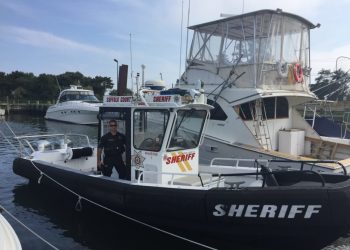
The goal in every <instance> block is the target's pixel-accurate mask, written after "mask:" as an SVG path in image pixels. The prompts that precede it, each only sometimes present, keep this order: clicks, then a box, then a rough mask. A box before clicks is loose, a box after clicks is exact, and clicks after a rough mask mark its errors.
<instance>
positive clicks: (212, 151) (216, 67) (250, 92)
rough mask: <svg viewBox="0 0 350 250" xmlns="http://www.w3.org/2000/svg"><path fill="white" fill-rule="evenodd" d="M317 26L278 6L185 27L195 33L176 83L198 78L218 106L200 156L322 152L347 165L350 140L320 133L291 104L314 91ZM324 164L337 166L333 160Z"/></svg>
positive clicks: (186, 84) (294, 156)
mask: <svg viewBox="0 0 350 250" xmlns="http://www.w3.org/2000/svg"><path fill="white" fill-rule="evenodd" d="M316 27H319V24H318V25H314V24H313V23H311V22H310V21H308V20H306V19H304V18H303V17H300V16H297V15H295V14H291V13H286V12H283V11H282V10H280V9H277V10H276V11H275V10H260V11H255V12H251V13H246V14H242V15H235V16H232V17H228V18H224V19H219V20H216V21H212V22H208V23H203V24H199V25H195V26H191V27H189V29H191V30H193V39H192V42H191V46H190V51H189V54H188V58H187V62H186V63H187V64H186V70H185V72H184V73H183V75H182V77H181V80H180V81H179V84H178V87H182V88H189V89H190V88H193V86H195V85H196V84H197V83H198V81H201V82H202V86H203V89H204V91H205V93H206V96H207V100H208V104H211V105H212V106H214V107H215V109H214V110H212V111H211V118H210V119H211V120H210V122H209V124H208V128H207V131H206V135H205V142H204V144H203V146H202V147H201V151H204V152H205V153H202V154H201V155H202V156H203V157H202V160H203V159H204V158H206V159H205V161H210V160H211V159H212V158H216V157H240V158H255V159H259V158H265V159H289V160H294V161H299V160H305V159H308V160H316V159H323V160H339V161H340V162H341V164H343V165H344V166H345V167H350V144H349V143H339V142H335V141H332V140H327V138H322V137H321V136H320V135H319V134H318V133H317V132H316V131H315V130H314V129H313V128H312V127H311V126H310V125H309V124H308V123H307V122H306V121H305V119H303V117H302V116H301V115H300V114H299V113H298V112H297V110H296V108H295V107H296V105H298V104H302V103H305V102H308V101H310V100H313V99H316V96H315V95H314V94H313V93H312V92H311V91H310V89H309V84H310V71H311V68H310V30H311V29H314V28H316ZM179 85H180V86H179ZM279 166H281V164H279ZM290 166H291V164H288V166H287V167H290ZM281 167H282V166H281ZM321 169H324V170H327V171H328V170H332V171H338V170H340V169H339V168H338V167H335V166H334V165H333V164H325V165H322V168H321Z"/></svg>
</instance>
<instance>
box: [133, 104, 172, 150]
mask: <svg viewBox="0 0 350 250" xmlns="http://www.w3.org/2000/svg"><path fill="white" fill-rule="evenodd" d="M168 120H169V111H168V110H145V109H142V110H135V111H134V120H133V124H134V126H133V127H134V148H135V149H140V150H146V151H160V149H161V147H162V144H163V138H164V133H165V131H166V127H167V125H168Z"/></svg>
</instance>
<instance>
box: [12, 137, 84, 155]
mask: <svg viewBox="0 0 350 250" xmlns="http://www.w3.org/2000/svg"><path fill="white" fill-rule="evenodd" d="M73 138H74V140H73ZM14 139H16V140H17V141H18V142H19V145H20V154H21V156H23V155H24V154H23V152H25V153H26V154H28V155H30V154H31V153H34V152H35V151H49V150H55V149H64V148H67V147H70V148H73V147H91V144H90V140H89V137H88V136H87V135H84V134H43V135H41V134H39V135H24V136H16V137H14ZM28 148H29V149H30V151H31V152H30V153H28V151H27V149H28Z"/></svg>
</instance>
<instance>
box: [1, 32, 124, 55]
mask: <svg viewBox="0 0 350 250" xmlns="http://www.w3.org/2000/svg"><path fill="white" fill-rule="evenodd" d="M0 32H1V33H2V38H3V39H8V40H10V41H12V42H16V43H21V44H26V45H31V46H35V47H42V48H49V49H57V50H70V51H71V50H78V51H85V52H90V53H97V54H107V55H110V54H113V55H116V54H117V55H118V54H120V53H119V52H117V51H114V50H110V49H104V48H100V47H97V46H93V45H89V44H85V43H80V42H76V41H73V40H70V39H66V38H63V37H59V36H56V35H54V34H52V33H48V32H44V31H37V30H32V29H27V28H22V27H14V26H0Z"/></svg>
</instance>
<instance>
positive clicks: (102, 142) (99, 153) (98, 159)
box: [97, 136, 105, 168]
mask: <svg viewBox="0 0 350 250" xmlns="http://www.w3.org/2000/svg"><path fill="white" fill-rule="evenodd" d="M104 138H105V137H104V136H102V137H101V139H100V142H99V143H98V145H97V167H98V168H100V167H101V155H102V149H103V148H104V141H105V140H104Z"/></svg>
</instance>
